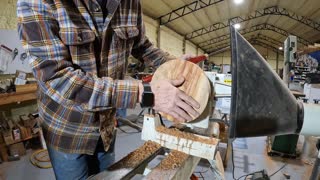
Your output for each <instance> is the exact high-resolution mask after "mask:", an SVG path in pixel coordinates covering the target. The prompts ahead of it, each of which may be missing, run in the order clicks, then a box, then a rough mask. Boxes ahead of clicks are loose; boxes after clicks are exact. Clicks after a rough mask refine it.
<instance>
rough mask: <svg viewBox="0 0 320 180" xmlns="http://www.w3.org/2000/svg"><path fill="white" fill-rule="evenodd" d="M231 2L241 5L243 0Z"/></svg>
mask: <svg viewBox="0 0 320 180" xmlns="http://www.w3.org/2000/svg"><path fill="white" fill-rule="evenodd" d="M233 2H234V3H235V4H241V3H243V0H233Z"/></svg>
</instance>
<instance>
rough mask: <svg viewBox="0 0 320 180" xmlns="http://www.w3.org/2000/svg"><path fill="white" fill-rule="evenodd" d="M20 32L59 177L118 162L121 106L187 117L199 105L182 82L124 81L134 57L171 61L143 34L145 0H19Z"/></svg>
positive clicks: (154, 61)
mask: <svg viewBox="0 0 320 180" xmlns="http://www.w3.org/2000/svg"><path fill="white" fill-rule="evenodd" d="M17 14H18V31H19V36H20V39H21V41H22V44H23V47H24V48H25V51H26V53H27V54H28V56H29V59H30V65H31V67H32V70H33V73H34V75H35V77H36V79H37V80H38V84H39V90H40V91H39V102H38V103H39V114H40V118H41V121H42V127H43V130H44V134H45V139H46V142H47V144H48V151H49V155H50V158H51V161H52V165H53V169H54V172H55V175H56V178H57V179H85V178H87V177H88V176H89V175H91V174H94V173H97V172H99V171H101V170H104V169H105V168H106V167H107V166H108V165H110V163H111V162H112V160H113V159H114V155H113V146H114V138H113V137H114V134H113V130H114V124H115V111H116V110H115V109H116V108H120V109H121V108H134V107H135V105H136V103H138V102H140V103H141V104H142V105H143V106H145V107H153V108H154V109H155V110H157V111H162V112H165V113H168V114H170V115H172V116H174V117H176V118H178V119H180V120H181V121H186V120H189V119H190V118H191V117H190V116H189V115H188V114H187V113H186V112H189V113H191V114H193V115H197V112H196V111H195V108H199V104H198V103H197V102H196V101H195V100H194V99H192V98H191V97H189V96H187V95H186V94H185V93H183V92H182V91H180V90H179V89H177V88H176V87H177V86H179V85H181V84H183V82H184V79H183V77H181V78H180V79H177V80H172V81H167V80H161V81H153V82H151V83H150V84H143V83H141V82H140V81H128V80H121V79H123V78H124V74H125V69H126V67H125V64H126V63H125V61H126V60H127V58H128V57H129V55H130V54H131V55H133V56H134V57H135V58H137V59H139V60H140V61H142V62H144V63H145V64H146V65H148V66H154V67H158V66H159V65H160V64H162V63H164V62H165V61H167V60H169V59H168V56H167V55H166V54H165V53H164V52H163V51H161V50H160V49H157V48H154V47H153V46H152V44H151V43H150V41H149V40H148V39H147V38H146V36H145V29H144V25H143V20H142V11H141V4H140V1H139V0H108V1H102V0H100V1H97V0H68V1H67V0H34V1H29V0H19V1H18V4H17Z"/></svg>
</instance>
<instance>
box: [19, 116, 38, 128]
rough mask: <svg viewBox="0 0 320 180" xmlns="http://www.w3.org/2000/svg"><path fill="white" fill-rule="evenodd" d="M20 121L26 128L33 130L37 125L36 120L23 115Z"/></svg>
mask: <svg viewBox="0 0 320 180" xmlns="http://www.w3.org/2000/svg"><path fill="white" fill-rule="evenodd" d="M20 120H21V122H22V124H23V126H24V127H29V128H33V127H34V126H35V125H36V123H37V119H36V118H31V117H30V116H26V115H21V116H20Z"/></svg>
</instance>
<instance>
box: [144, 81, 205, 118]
mask: <svg viewBox="0 0 320 180" xmlns="http://www.w3.org/2000/svg"><path fill="white" fill-rule="evenodd" d="M184 80H185V79H184V78H183V77H181V78H179V79H176V80H171V81H168V80H158V81H152V82H151V83H150V85H151V90H152V92H153V94H154V107H153V109H154V110H157V111H160V112H163V113H166V114H169V115H171V116H172V117H174V118H175V119H177V120H179V121H180V122H186V121H190V120H192V118H191V116H190V115H189V114H188V113H190V114H191V115H193V116H199V113H198V112H197V111H196V110H195V108H197V109H198V108H200V104H199V103H198V102H197V101H195V100H194V99H193V98H192V97H190V96H188V95H186V94H185V93H184V92H183V91H181V90H180V89H178V88H177V87H179V86H181V85H182V84H183V83H184ZM187 112H188V113H187Z"/></svg>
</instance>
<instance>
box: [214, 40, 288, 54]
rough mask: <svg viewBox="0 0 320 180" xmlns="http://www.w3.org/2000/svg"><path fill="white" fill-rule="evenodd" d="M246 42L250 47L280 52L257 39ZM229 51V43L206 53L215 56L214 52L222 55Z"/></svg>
mask: <svg viewBox="0 0 320 180" xmlns="http://www.w3.org/2000/svg"><path fill="white" fill-rule="evenodd" d="M248 41H249V42H250V43H251V44H252V45H259V46H261V47H264V48H267V49H270V50H272V51H274V52H282V51H281V50H279V49H278V48H276V47H274V46H272V45H270V44H267V43H265V42H263V41H261V40H259V38H257V37H254V38H250V39H248ZM229 49H230V42H226V43H222V44H220V45H218V46H216V48H215V49H213V50H211V51H210V52H208V54H209V56H212V55H214V54H216V52H218V51H219V53H222V52H225V51H227V50H229ZM221 50H223V51H221Z"/></svg>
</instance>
